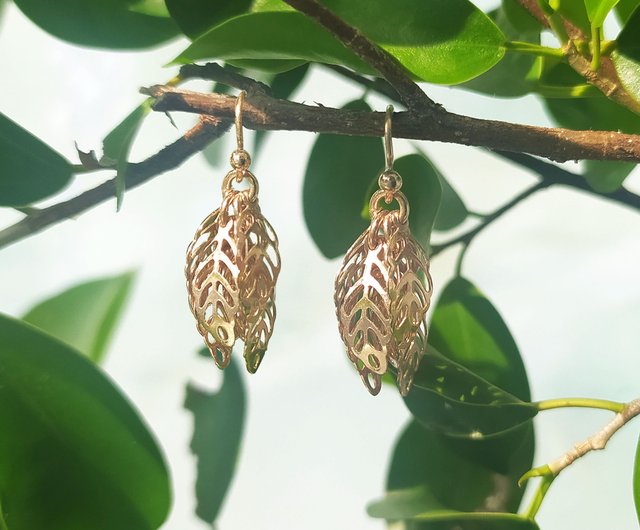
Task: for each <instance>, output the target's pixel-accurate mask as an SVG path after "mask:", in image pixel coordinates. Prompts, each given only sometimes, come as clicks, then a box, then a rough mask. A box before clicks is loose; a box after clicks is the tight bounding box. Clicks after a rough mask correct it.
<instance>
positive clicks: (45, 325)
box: [23, 273, 134, 362]
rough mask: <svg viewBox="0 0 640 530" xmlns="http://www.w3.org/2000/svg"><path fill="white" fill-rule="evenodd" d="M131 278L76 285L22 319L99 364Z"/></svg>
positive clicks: (110, 278) (118, 316)
mask: <svg viewBox="0 0 640 530" xmlns="http://www.w3.org/2000/svg"><path fill="white" fill-rule="evenodd" d="M133 278H134V274H133V273H126V274H121V275H119V276H112V277H108V278H101V279H99V280H93V281H90V282H86V283H82V284H79V285H76V286H74V287H71V288H70V289H67V290H65V291H63V292H61V293H59V294H57V295H55V296H53V297H51V298H48V299H47V300H44V301H42V302H40V303H39V304H37V305H36V306H35V307H33V308H32V309H31V310H29V312H28V313H27V314H26V315H25V316H24V317H23V320H24V321H26V322H28V323H29V324H32V325H33V326H36V327H37V328H40V329H41V330H42V331H44V332H46V333H48V334H49V335H52V336H53V337H55V338H56V339H59V340H61V341H62V342H65V343H67V344H68V345H69V346H72V347H73V348H75V349H76V350H78V351H79V352H80V353H83V354H85V355H86V356H87V357H89V358H90V359H91V360H92V361H94V362H100V361H101V360H102V358H103V356H104V354H105V352H106V349H107V346H108V344H109V341H110V339H111V337H112V335H113V333H114V331H115V328H116V325H117V324H118V320H119V319H120V316H121V315H122V311H123V309H124V306H125V302H126V299H127V296H128V294H129V291H130V290H131V286H132V284H133Z"/></svg>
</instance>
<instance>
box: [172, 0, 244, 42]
mask: <svg viewBox="0 0 640 530" xmlns="http://www.w3.org/2000/svg"><path fill="white" fill-rule="evenodd" d="M164 1H165V3H166V5H167V9H168V10H169V13H170V14H171V17H172V18H173V20H175V21H176V24H178V26H179V27H180V29H181V30H182V31H183V33H184V34H185V35H187V36H188V37H189V38H190V39H195V38H197V37H199V36H200V35H202V34H203V33H205V32H206V31H207V30H209V29H211V28H212V27H214V26H217V25H218V24H220V23H222V22H224V21H225V20H227V19H229V18H232V17H235V16H237V15H240V14H242V13H245V12H246V11H248V10H249V8H250V7H251V0H217V1H215V2H213V1H211V0H164Z"/></svg>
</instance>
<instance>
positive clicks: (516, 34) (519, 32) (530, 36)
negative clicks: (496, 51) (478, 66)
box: [462, 0, 542, 98]
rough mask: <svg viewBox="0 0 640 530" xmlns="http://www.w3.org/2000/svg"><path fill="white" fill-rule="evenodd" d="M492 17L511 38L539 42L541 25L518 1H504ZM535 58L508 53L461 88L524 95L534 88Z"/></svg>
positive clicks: (510, 95)
mask: <svg viewBox="0 0 640 530" xmlns="http://www.w3.org/2000/svg"><path fill="white" fill-rule="evenodd" d="M489 16H490V17H491V18H492V19H493V21H494V22H495V23H496V25H497V26H498V27H499V28H500V29H501V30H502V32H503V33H504V34H505V36H506V37H507V38H508V39H509V40H511V41H523V42H530V43H533V44H539V43H540V31H541V29H542V28H541V26H540V25H539V24H537V21H536V20H535V19H533V17H531V16H530V15H529V14H528V12H527V11H525V10H524V8H523V7H522V6H521V5H520V4H519V3H518V2H517V0H503V2H502V4H501V6H500V7H499V8H498V9H495V10H494V11H492V12H491V13H489ZM512 20H515V21H516V22H512ZM534 61H535V56H534V55H529V54H524V53H518V52H507V54H506V55H505V56H504V58H503V59H502V60H501V61H500V62H499V63H498V64H496V65H495V66H494V67H493V68H491V69H490V70H488V71H487V72H484V73H483V74H481V75H480V76H478V77H476V78H475V79H471V80H470V81H467V82H466V83H464V84H463V85H462V87H463V88H467V89H469V90H474V91H476V92H481V93H484V94H489V95H492V96H498V97H505V98H506V97H521V96H524V95H525V94H528V93H529V92H531V91H532V89H533V87H534V84H533V83H532V82H531V81H530V80H529V79H528V78H527V74H528V73H529V71H530V70H531V68H532V67H533V63H534Z"/></svg>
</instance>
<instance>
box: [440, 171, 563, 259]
mask: <svg viewBox="0 0 640 530" xmlns="http://www.w3.org/2000/svg"><path fill="white" fill-rule="evenodd" d="M550 185H551V184H550V183H548V182H546V181H544V180H541V181H540V182H538V183H537V184H535V185H533V186H531V187H530V188H527V189H526V190H524V191H523V192H522V193H519V194H518V195H516V196H515V197H514V198H513V199H511V200H510V201H509V202H507V203H505V204H504V205H503V206H501V207H500V208H498V209H497V210H496V211H495V212H493V213H491V214H489V215H487V216H484V217H483V218H482V221H481V222H480V224H478V226H476V227H475V228H474V229H473V230H469V231H468V232H466V233H464V234H462V235H460V236H458V237H455V238H453V239H451V240H450V241H447V242H446V243H442V244H441V245H433V246H432V247H431V252H430V255H431V256H432V257H433V256H437V255H438V254H440V252H442V251H443V250H445V249H447V248H449V247H452V246H454V245H458V244H461V243H462V244H464V245H465V246H468V245H469V243H471V241H472V240H473V239H474V238H475V237H476V236H477V235H478V234H479V233H480V232H482V231H483V230H484V229H486V228H487V227H488V226H489V225H490V224H491V223H493V222H494V221H496V220H497V219H499V218H500V217H501V216H502V215H503V214H504V213H506V212H507V211H509V210H511V209H512V208H513V207H514V206H516V205H517V204H519V203H521V202H522V201H523V200H525V199H526V198H527V197H530V196H531V195H533V194H534V193H536V192H538V191H540V190H543V189H545V188H547V187H549V186H550Z"/></svg>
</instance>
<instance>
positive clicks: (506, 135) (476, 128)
mask: <svg viewBox="0 0 640 530" xmlns="http://www.w3.org/2000/svg"><path fill="white" fill-rule="evenodd" d="M143 92H144V93H145V94H148V95H150V96H153V97H154V98H156V101H155V103H154V105H153V108H154V109H155V110H159V111H183V112H193V113H197V114H207V115H211V116H218V117H220V118H226V119H231V118H233V116H234V111H235V101H236V99H235V97H231V96H226V95H223V94H209V93H207V94H203V93H199V92H192V91H189V90H182V89H178V88H175V87H170V86H164V85H155V86H152V87H149V88H146V89H143ZM243 123H244V125H245V126H246V127H248V128H250V129H256V130H287V131H309V132H315V133H331V134H345V135H353V136H382V134H383V131H384V113H382V112H362V111H352V110H341V109H334V108H330V107H315V106H310V105H303V104H301V103H293V102H290V101H284V100H279V99H274V98H273V97H271V96H270V95H268V94H267V93H265V92H263V91H260V90H255V89H254V91H253V92H252V93H250V94H248V96H247V98H246V99H245V104H244V107H243ZM393 132H394V136H395V137H397V138H411V139H414V140H430V141H437V142H448V143H455V144H462V145H471V146H479V147H487V148H489V149H493V150H499V151H510V152H516V153H529V154H532V155H537V156H541V157H544V158H548V159H550V160H555V161H558V162H565V161H567V160H618V161H626V162H640V135H634V134H623V133H618V132H613V131H573V130H570V129H561V128H548V127H535V126H531V125H520V124H514V123H508V122H502V121H495V120H482V119H477V118H471V117H468V116H461V115H458V114H454V113H450V112H443V113H442V115H441V117H440V120H439V122H436V121H431V120H429V119H428V118H425V117H424V116H421V115H419V114H415V113H412V112H398V113H395V114H394V117H393Z"/></svg>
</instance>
